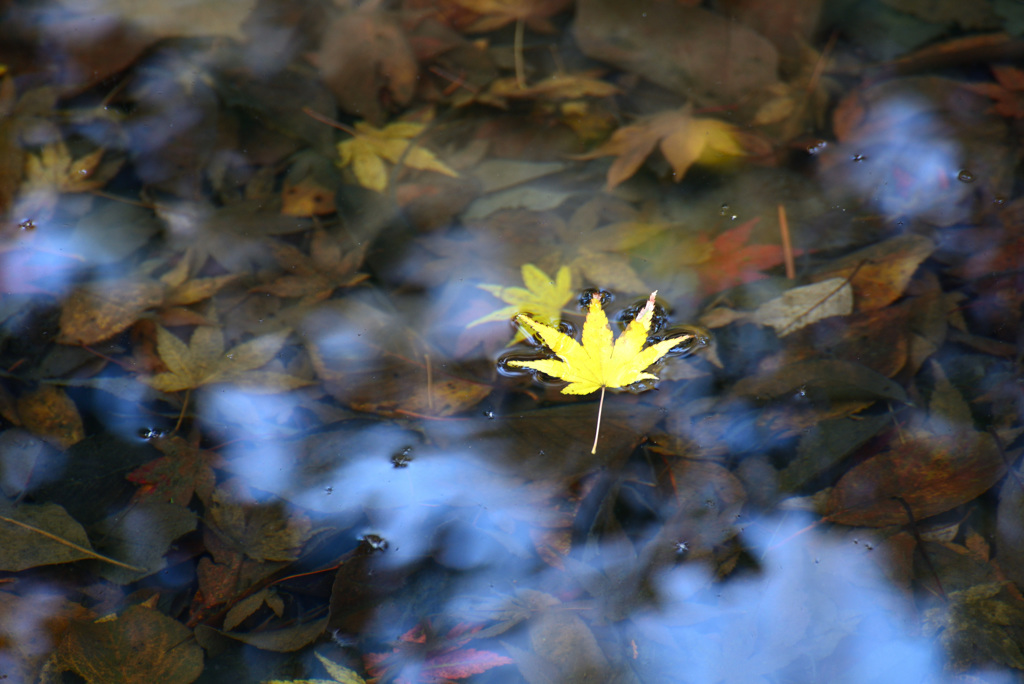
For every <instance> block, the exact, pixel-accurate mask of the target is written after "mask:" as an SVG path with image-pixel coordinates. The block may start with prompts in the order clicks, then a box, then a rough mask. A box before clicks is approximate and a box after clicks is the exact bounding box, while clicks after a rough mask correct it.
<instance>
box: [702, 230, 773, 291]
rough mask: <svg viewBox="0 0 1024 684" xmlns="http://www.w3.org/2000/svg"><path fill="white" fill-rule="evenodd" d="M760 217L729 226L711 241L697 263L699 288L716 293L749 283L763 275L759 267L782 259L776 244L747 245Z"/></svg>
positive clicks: (770, 266) (767, 265) (770, 265)
mask: <svg viewBox="0 0 1024 684" xmlns="http://www.w3.org/2000/svg"><path fill="white" fill-rule="evenodd" d="M758 221H760V218H754V219H751V220H749V221H747V222H746V223H744V224H742V225H739V226H736V227H735V228H731V229H730V230H727V231H725V232H724V233H722V234H721V235H719V236H718V237H717V238H715V240H714V241H713V242H712V243H711V247H712V250H713V251H712V254H711V257H710V258H709V259H708V260H707V261H706V262H704V263H702V264H700V265H699V266H697V272H698V274H699V276H700V282H701V291H702V292H703V293H704V294H715V293H717V292H721V291H722V290H727V289H728V288H730V287H733V286H735V285H739V284H741V283H751V282H754V281H755V280H760V279H762V278H764V277H765V275H764V274H763V273H761V271H762V270H763V269H766V268H772V267H773V266H778V265H779V264H781V263H782V261H783V259H784V257H783V251H782V247H780V246H779V245H747V246H745V247H744V245H746V243H747V240H749V239H750V232H751V231H752V230H753V229H754V226H755V225H757V222H758Z"/></svg>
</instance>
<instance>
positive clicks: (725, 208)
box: [718, 203, 730, 216]
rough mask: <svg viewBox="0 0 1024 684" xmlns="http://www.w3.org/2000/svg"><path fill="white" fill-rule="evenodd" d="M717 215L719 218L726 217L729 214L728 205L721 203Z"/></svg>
mask: <svg viewBox="0 0 1024 684" xmlns="http://www.w3.org/2000/svg"><path fill="white" fill-rule="evenodd" d="M718 213H719V215H721V216H728V215H729V213H730V209H729V205H728V204H724V203H723V204H722V206H721V207H719V208H718Z"/></svg>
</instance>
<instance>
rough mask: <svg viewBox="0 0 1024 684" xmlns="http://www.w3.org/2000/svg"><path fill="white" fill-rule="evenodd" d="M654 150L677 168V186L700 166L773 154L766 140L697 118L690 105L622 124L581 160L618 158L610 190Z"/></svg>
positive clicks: (629, 174)
mask: <svg viewBox="0 0 1024 684" xmlns="http://www.w3.org/2000/svg"><path fill="white" fill-rule="evenodd" d="M655 147H659V148H660V149H661V153H662V154H663V155H665V159H666V160H668V163H669V164H670V165H671V166H672V171H673V176H674V179H675V181H676V182H677V183H678V182H679V181H680V180H682V179H683V176H684V175H686V171H687V169H689V168H690V167H691V166H693V165H694V164H695V163H698V162H700V163H702V164H719V163H721V162H723V161H724V160H726V159H729V158H735V157H743V156H751V155H763V154H767V153H769V152H770V151H771V146H770V145H769V144H768V143H767V142H766V141H765V140H763V139H762V138H760V137H758V136H755V135H753V134H751V133H745V132H743V131H741V130H740V129H738V128H736V127H735V126H733V125H732V124H729V123H726V122H725V121H720V120H718V119H710V118H698V117H695V116H693V107H691V106H690V105H687V106H685V107H683V108H682V109H675V110H672V111H667V112H661V113H659V114H655V115H654V116H649V117H645V118H643V119H639V120H638V121H637V122H636V123H634V124H632V125H629V126H623V127H622V128H620V129H619V130H617V131H615V133H613V134H612V137H611V138H609V139H608V141H607V142H605V143H604V144H603V145H600V146H599V147H598V148H597V149H595V150H593V151H591V152H588V153H587V154H583V155H580V156H579V157H577V159H594V158H596V157H609V156H615V157H618V159H616V160H615V161H614V162H613V163H612V165H611V168H609V169H608V182H607V189H609V190H611V189H612V188H614V187H615V186H616V185H618V184H620V183H622V182H623V181H625V180H627V179H629V178H631V177H632V176H633V174H635V173H636V172H637V170H639V168H640V166H641V165H642V164H643V163H644V160H645V159H647V157H648V156H649V155H650V154H651V153H652V152H654V148H655Z"/></svg>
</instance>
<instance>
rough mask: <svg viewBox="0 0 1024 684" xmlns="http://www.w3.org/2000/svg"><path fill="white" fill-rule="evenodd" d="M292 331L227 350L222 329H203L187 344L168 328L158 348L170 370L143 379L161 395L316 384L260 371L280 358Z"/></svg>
mask: <svg viewBox="0 0 1024 684" xmlns="http://www.w3.org/2000/svg"><path fill="white" fill-rule="evenodd" d="M290 332H291V331H289V330H282V331H280V332H276V333H271V334H269V335H263V336H262V337H257V338H254V339H252V340H249V341H248V342H244V343H242V344H239V345H237V346H235V347H233V348H231V349H229V350H227V351H225V350H224V336H223V332H222V331H221V329H220V328H217V327H214V326H209V325H203V326H199V327H197V328H196V329H195V331H194V332H193V333H192V339H191V340H190V341H189V343H188V344H185V343H184V342H182V341H181V340H180V339H178V338H177V337H176V336H175V335H174V334H172V333H171V332H169V331H167V330H166V329H165V328H164V327H162V326H158V327H157V330H156V348H157V354H158V355H159V356H160V360H161V361H163V362H164V365H166V366H167V368H168V370H167V371H166V372H164V373H158V374H157V375H154V376H151V377H142V378H139V379H140V380H142V381H143V382H145V383H146V384H147V385H149V386H150V387H153V388H154V389H158V390H160V391H161V392H178V391H181V390H186V389H187V390H192V389H196V388H198V387H202V386H203V385H212V384H215V383H231V384H235V385H242V386H244V387H246V388H247V389H249V390H250V391H252V392H265V393H273V392H283V391H287V390H291V389H296V388H299V387H304V386H306V385H310V384H312V383H311V382H310V381H309V380H304V379H302V378H296V377H294V376H291V375H286V374H285V373H276V372H273V371H260V370H256V369H257V368H261V367H262V366H265V365H266V364H268V363H270V361H271V360H272V359H273V358H274V357H275V356H277V353H278V352H279V351H280V350H281V347H283V346H284V342H285V339H286V338H287V337H288V335H289V333H290Z"/></svg>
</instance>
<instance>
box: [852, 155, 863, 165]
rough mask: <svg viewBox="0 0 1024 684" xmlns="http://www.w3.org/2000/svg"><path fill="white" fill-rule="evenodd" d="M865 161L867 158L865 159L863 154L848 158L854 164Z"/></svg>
mask: <svg viewBox="0 0 1024 684" xmlns="http://www.w3.org/2000/svg"><path fill="white" fill-rule="evenodd" d="M866 159H867V157H865V156H864V155H863V154H855V155H853V156H852V157H850V161H852V162H854V163H857V162H862V161H864V160H866Z"/></svg>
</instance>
